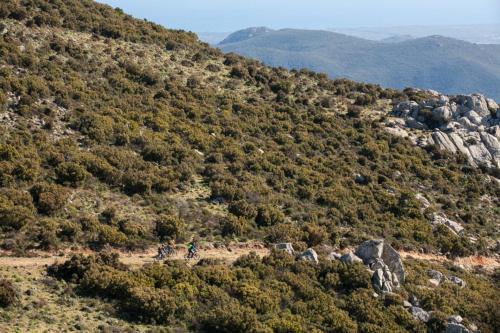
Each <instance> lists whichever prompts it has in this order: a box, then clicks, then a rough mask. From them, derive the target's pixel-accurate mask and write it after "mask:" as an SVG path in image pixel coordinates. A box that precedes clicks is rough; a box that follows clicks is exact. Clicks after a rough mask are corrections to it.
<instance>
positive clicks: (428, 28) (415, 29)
mask: <svg viewBox="0 0 500 333" xmlns="http://www.w3.org/2000/svg"><path fill="white" fill-rule="evenodd" d="M326 30H328V31H331V32H336V33H339V34H345V35H349V36H356V37H360V38H365V39H370V40H383V39H386V38H390V37H392V36H401V35H407V36H412V37H413V38H422V37H426V36H432V35H440V36H445V37H450V38H455V39H460V40H465V41H468V42H470V43H477V44H500V24H469V25H425V26H418V25H417V26H415V25H413V26H412V25H409V26H395V27H359V28H329V29H326Z"/></svg>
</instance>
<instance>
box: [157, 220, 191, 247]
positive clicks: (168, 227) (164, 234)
mask: <svg viewBox="0 0 500 333" xmlns="http://www.w3.org/2000/svg"><path fill="white" fill-rule="evenodd" d="M184 230H185V223H184V221H183V220H182V219H180V218H179V217H175V216H169V215H162V216H160V217H159V218H158V219H157V220H156V222H155V234H156V236H158V237H159V238H160V240H161V241H165V240H176V239H178V238H180V237H182V235H183V233H184Z"/></svg>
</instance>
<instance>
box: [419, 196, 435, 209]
mask: <svg viewBox="0 0 500 333" xmlns="http://www.w3.org/2000/svg"><path fill="white" fill-rule="evenodd" d="M415 199H417V200H418V201H420V203H421V204H422V207H423V208H424V209H426V208H429V207H430V205H431V204H430V202H429V200H427V198H426V197H424V195H423V194H422V193H417V194H415Z"/></svg>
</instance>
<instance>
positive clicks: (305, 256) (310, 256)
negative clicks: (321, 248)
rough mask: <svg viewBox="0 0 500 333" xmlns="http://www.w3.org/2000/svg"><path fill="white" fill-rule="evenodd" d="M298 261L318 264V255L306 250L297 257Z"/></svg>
mask: <svg viewBox="0 0 500 333" xmlns="http://www.w3.org/2000/svg"><path fill="white" fill-rule="evenodd" d="M299 260H305V261H310V262H313V263H315V264H317V263H318V262H319V260H318V254H317V253H316V251H314V249H307V250H305V251H304V252H302V254H301V255H300V256H299Z"/></svg>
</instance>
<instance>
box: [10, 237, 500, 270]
mask: <svg viewBox="0 0 500 333" xmlns="http://www.w3.org/2000/svg"><path fill="white" fill-rule="evenodd" d="M156 249H157V248H156V247H152V248H150V249H148V250H147V251H142V252H120V251H115V252H117V253H118V254H119V256H120V261H121V262H123V263H124V264H126V265H129V266H131V267H133V268H139V267H141V266H142V265H144V264H148V263H153V262H154V261H155V260H154V256H155V255H156V253H157V250H156ZM250 252H255V253H256V254H257V255H258V256H260V257H263V256H266V255H268V254H269V249H268V248H266V247H265V246H264V244H261V243H240V244H234V245H230V246H229V247H227V248H202V249H201V250H200V259H218V260H222V261H223V262H224V263H226V264H231V263H233V262H234V261H235V260H236V259H237V258H239V257H241V256H243V255H246V254H249V253H250ZM91 253H93V252H92V251H90V250H82V249H80V250H76V251H66V252H64V253H60V254H59V255H55V254H53V253H47V252H37V253H33V256H31V257H13V256H10V255H9V253H7V252H0V267H2V266H10V267H25V268H27V267H33V268H36V267H40V266H45V265H51V264H53V263H55V262H63V261H65V260H67V259H69V258H70V257H71V256H72V255H74V254H91ZM185 254H186V250H185V248H182V247H179V248H178V249H177V253H176V254H175V255H174V256H172V257H170V258H169V259H170V260H185V259H184V255H185ZM400 254H401V257H402V258H403V259H417V260H424V261H435V262H439V263H444V262H450V263H454V264H455V265H457V266H460V267H463V268H464V269H474V268H483V269H485V270H488V271H493V270H495V269H497V268H500V260H499V259H497V258H491V257H483V256H470V257H464V258H457V259H455V260H453V261H452V260H450V259H448V258H447V257H445V256H439V255H433V254H424V253H418V252H404V251H401V252H400ZM192 262H194V260H192Z"/></svg>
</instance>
